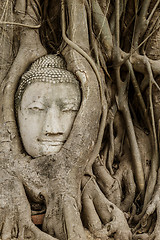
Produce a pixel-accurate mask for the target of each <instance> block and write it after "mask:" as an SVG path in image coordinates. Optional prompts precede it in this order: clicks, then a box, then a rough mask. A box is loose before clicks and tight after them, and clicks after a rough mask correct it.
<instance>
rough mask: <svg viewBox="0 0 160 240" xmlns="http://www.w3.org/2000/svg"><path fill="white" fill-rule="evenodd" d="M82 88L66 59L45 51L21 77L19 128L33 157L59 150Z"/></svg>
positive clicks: (17, 111)
mask: <svg viewBox="0 0 160 240" xmlns="http://www.w3.org/2000/svg"><path fill="white" fill-rule="evenodd" d="M80 101H81V92H80V86H79V82H78V81H77V79H76V77H75V76H74V75H73V73H71V72H69V71H67V70H66V64H65V62H64V60H63V59H62V58H61V57H60V56H57V55H46V56H44V57H41V58H39V59H38V60H36V61H35V62H34V63H33V64H32V65H31V67H30V68H29V70H28V71H27V72H25V73H24V74H23V75H22V77H21V80H20V84H19V87H18V89H17V92H16V96H15V108H16V115H17V121H18V126H19V132H20V135H21V139H22V143H23V146H24V149H25V151H26V152H27V153H28V154H29V155H30V156H32V157H33V158H36V157H39V156H48V155H52V154H55V153H57V152H59V151H60V149H61V148H62V146H63V145H64V143H65V142H66V140H67V138H68V136H69V134H70V131H71V129H72V126H73V122H74V119H75V117H76V115H77V111H78V110H79V106H80Z"/></svg>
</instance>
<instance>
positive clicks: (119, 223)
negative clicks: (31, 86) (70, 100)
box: [0, 0, 160, 240]
mask: <svg viewBox="0 0 160 240" xmlns="http://www.w3.org/2000/svg"><path fill="white" fill-rule="evenodd" d="M47 54H57V55H59V56H61V57H63V58H64V59H65V61H66V63H67V70H68V71H70V72H72V73H73V74H74V75H75V76H76V77H77V79H78V80H79V82H80V86H81V92H82V99H81V105H80V109H79V111H78V113H77V116H76V118H75V121H74V123H73V127H72V129H71V132H70V134H69V137H68V139H67V141H66V142H65V144H64V146H62V148H61V150H60V151H59V152H58V153H56V154H54V155H50V156H41V157H36V158H33V157H31V156H29V155H28V154H27V153H26V151H25V149H24V147H23V144H22V140H21V137H20V133H19V129H18V126H17V120H16V116H15V115H16V114H15V104H14V99H15V93H16V90H17V87H18V85H19V80H20V78H21V76H22V74H23V73H24V72H25V71H26V70H27V69H28V68H29V66H30V65H31V64H32V63H33V62H34V61H35V60H37V59H38V58H40V57H42V56H44V55H47ZM159 76H160V1H159V0H145V1H143V0H129V1H128V0H116V1H114V0H61V1H57V0H50V1H49V0H1V1H0V239H2V240H11V239H12V240H13V239H19V240H25V239H31V240H89V239H91V240H107V239H110V240H131V239H133V240H136V239H137V240H138V239H145V240H146V239H147V240H160V169H159V167H160V166H159V136H160V135H159V127H160V93H159V91H160V77H159Z"/></svg>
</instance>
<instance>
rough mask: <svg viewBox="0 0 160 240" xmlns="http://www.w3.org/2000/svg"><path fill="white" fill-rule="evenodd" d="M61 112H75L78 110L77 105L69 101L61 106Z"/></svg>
mask: <svg viewBox="0 0 160 240" xmlns="http://www.w3.org/2000/svg"><path fill="white" fill-rule="evenodd" d="M61 111H62V112H77V111H78V106H77V105H76V104H74V103H69V104H64V105H63V106H62V107H61Z"/></svg>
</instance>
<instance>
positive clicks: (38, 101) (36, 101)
mask: <svg viewBox="0 0 160 240" xmlns="http://www.w3.org/2000/svg"><path fill="white" fill-rule="evenodd" d="M33 103H40V104H42V105H45V104H44V102H42V101H41V100H40V99H37V100H33V101H31V102H30V103H29V104H27V105H26V107H29V106H30V105H31V104H33Z"/></svg>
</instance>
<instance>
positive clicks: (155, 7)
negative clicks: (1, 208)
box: [148, 0, 160, 22]
mask: <svg viewBox="0 0 160 240" xmlns="http://www.w3.org/2000/svg"><path fill="white" fill-rule="evenodd" d="M159 3H160V0H158V1H157V2H156V3H155V5H154V8H153V9H152V12H151V13H150V15H149V17H148V21H149V22H150V20H151V18H152V16H153V14H154V13H155V11H156V9H157V7H158V5H159Z"/></svg>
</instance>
